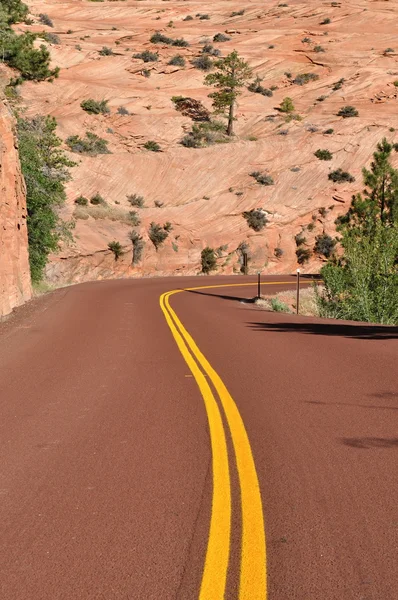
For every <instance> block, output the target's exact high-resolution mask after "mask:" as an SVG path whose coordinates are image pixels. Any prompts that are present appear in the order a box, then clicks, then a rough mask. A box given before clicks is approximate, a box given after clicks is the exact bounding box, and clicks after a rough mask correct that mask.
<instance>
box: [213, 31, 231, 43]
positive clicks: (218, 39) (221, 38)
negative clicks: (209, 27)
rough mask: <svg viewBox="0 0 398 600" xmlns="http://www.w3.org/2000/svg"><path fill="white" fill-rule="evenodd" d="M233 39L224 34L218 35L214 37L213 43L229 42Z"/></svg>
mask: <svg viewBox="0 0 398 600" xmlns="http://www.w3.org/2000/svg"><path fill="white" fill-rule="evenodd" d="M230 39H231V38H230V37H229V35H225V34H224V33H216V35H215V36H214V37H213V42H229V40H230Z"/></svg>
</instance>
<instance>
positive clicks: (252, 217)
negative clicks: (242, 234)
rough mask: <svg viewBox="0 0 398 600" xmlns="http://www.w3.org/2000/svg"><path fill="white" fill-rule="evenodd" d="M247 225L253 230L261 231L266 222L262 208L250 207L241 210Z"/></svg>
mask: <svg viewBox="0 0 398 600" xmlns="http://www.w3.org/2000/svg"><path fill="white" fill-rule="evenodd" d="M243 216H244V218H245V219H246V221H247V224H248V226H249V227H250V228H251V229H254V231H261V230H262V229H264V227H265V226H266V224H267V223H268V219H267V215H266V213H265V211H264V210H263V209H262V208H252V209H251V210H246V211H244V212H243Z"/></svg>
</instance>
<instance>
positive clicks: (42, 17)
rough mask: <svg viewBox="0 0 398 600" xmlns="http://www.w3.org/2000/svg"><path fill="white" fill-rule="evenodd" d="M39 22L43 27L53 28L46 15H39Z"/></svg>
mask: <svg viewBox="0 0 398 600" xmlns="http://www.w3.org/2000/svg"><path fill="white" fill-rule="evenodd" d="M39 21H40V23H43V25H48V27H54V23H53V22H52V20H51V19H50V17H49V16H48V15H47V14H46V13H40V14H39Z"/></svg>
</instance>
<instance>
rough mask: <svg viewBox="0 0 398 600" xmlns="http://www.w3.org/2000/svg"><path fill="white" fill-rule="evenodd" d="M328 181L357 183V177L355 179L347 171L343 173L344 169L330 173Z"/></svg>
mask: <svg viewBox="0 0 398 600" xmlns="http://www.w3.org/2000/svg"><path fill="white" fill-rule="evenodd" d="M328 179H330V180H331V181H333V182H334V183H345V182H348V183H353V182H354V181H355V177H353V176H352V175H350V173H348V172H347V171H343V169H340V168H339V169H336V170H335V171H332V172H331V173H329V175H328Z"/></svg>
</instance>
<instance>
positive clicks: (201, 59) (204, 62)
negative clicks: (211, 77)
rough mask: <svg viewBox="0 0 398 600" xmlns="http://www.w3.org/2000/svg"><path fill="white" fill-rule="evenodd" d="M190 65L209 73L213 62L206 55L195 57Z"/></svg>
mask: <svg viewBox="0 0 398 600" xmlns="http://www.w3.org/2000/svg"><path fill="white" fill-rule="evenodd" d="M191 64H192V65H193V66H194V67H196V68H197V69H200V70H201V71H211V69H212V68H213V61H212V60H211V58H210V56H209V55H208V54H201V55H200V56H197V57H196V58H194V59H193V60H191Z"/></svg>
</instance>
